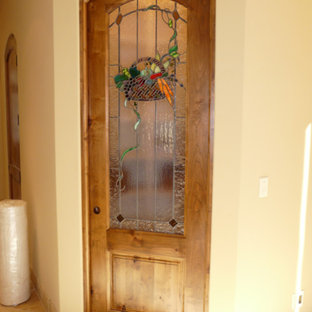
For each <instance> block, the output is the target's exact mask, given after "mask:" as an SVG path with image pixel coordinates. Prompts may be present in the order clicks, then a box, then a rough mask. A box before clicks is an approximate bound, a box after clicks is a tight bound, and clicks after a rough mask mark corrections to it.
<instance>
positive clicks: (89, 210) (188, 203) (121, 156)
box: [82, 0, 215, 312]
mask: <svg viewBox="0 0 312 312" xmlns="http://www.w3.org/2000/svg"><path fill="white" fill-rule="evenodd" d="M82 9H83V10H82V22H83V23H82V25H84V26H85V27H82V30H83V31H82V39H83V40H82V72H83V73H84V76H83V88H82V91H83V93H82V99H83V102H82V103H83V106H82V108H83V110H82V112H83V119H82V125H83V136H82V144H83V178H84V180H83V181H84V190H85V192H84V197H83V199H84V203H85V214H84V216H85V223H84V225H85V228H84V233H85V269H86V272H85V299H86V301H85V302H86V311H92V312H104V311H110V312H112V311H132V312H143V311H144V312H182V311H185V312H204V311H205V312H207V311H208V293H209V266H210V233H211V201H212V195H211V194H212V147H213V86H214V16H215V15H214V14H215V6H214V1H213V0H210V1H209V0H205V1H203V0H192V1H190V0H189V1H187V0H185V1H184V0H178V1H176V2H175V1H165V0H134V1H129V0H124V1H123V0H91V1H89V2H88V4H84V5H83V6H82ZM145 14H147V15H145ZM151 19H152V22H151ZM131 20H132V22H131ZM182 22H184V24H183V23H182ZM131 23H133V24H131ZM180 23H181V25H182V24H183V25H184V26H179V25H180ZM167 26H169V28H167ZM179 27H180V28H179ZM183 29H184V30H183ZM166 31H168V32H169V33H168V34H167V33H166ZM123 32H124V33H123ZM163 32H164V33H163ZM159 33H161V34H163V35H159ZM181 34H182V35H181ZM181 36H182V37H183V36H184V39H181ZM116 38H117V39H116ZM155 38H156V40H155ZM164 38H165V39H164ZM185 38H186V39H185ZM116 40H117V41H116ZM149 40H151V43H149V42H150V41H149ZM178 40H179V41H178ZM153 42H154V43H153ZM166 42H168V45H166ZM178 42H179V44H178ZM162 44H163V47H164V50H166V49H167V48H166V47H168V52H166V51H165V52H164V51H162V52H161V55H159V52H158V48H159V46H160V45H162ZM178 46H179V48H178ZM114 49H115V51H117V52H116V53H117V54H115V55H113V54H114V53H113V52H112V51H113V50H114ZM181 49H182V50H183V51H181ZM122 51H123V52H122ZM175 52H177V54H175ZM168 54H169V60H170V62H169V65H168V63H167V64H165V63H166V62H165V60H166V58H167V57H168ZM162 55H163V56H164V58H163V57H162ZM155 59H156V60H161V63H162V64H160V63H159V62H157V61H155ZM131 60H133V62H134V63H132V61H131ZM171 60H172V61H171ZM142 62H143V63H144V62H145V65H144V66H145V69H144V68H143V67H144V66H143V67H142V64H141V65H140V64H139V63H142ZM153 62H154V63H153ZM131 64H132V65H131ZM153 64H154V65H153ZM155 64H156V65H155ZM127 66H128V67H127ZM140 66H141V67H140ZM157 66H159V68H160V69H158V70H157ZM168 66H169V68H172V69H171V74H169V72H168V71H169V70H168V69H166V68H167V67H168ZM178 66H182V68H184V69H185V72H184V74H182V75H184V76H183V77H184V78H183V77H182V79H180V78H181V77H180V76H179V75H180V74H178V73H180V71H181V69H180V68H181V67H178ZM183 66H184V67H183ZM164 67H166V68H165V69H164ZM125 75H126V76H127V77H126V78H125ZM146 75H149V76H148V78H145V76H146ZM142 77H143V78H142ZM155 77H157V78H155ZM160 77H162V78H160ZM127 79H128V80H127ZM142 79H143V80H144V79H146V80H144V82H142ZM153 79H157V80H153ZM158 79H163V80H160V81H158ZM120 80H122V82H121V83H120ZM131 81H132V82H133V81H136V82H135V83H134V84H133V83H132V82H131ZM155 81H157V82H158V84H157V83H156V82H155ZM165 81H167V84H166V83H165ZM182 82H183V83H182ZM128 83H129V84H128ZM143 84H144V86H145V85H149V86H153V88H154V90H150V89H151V87H149V88H150V89H148V90H147V91H146V89H144V90H145V91H144V92H143V91H142V85H143ZM165 85H166V87H165ZM167 86H168V88H167ZM135 88H137V89H135ZM169 88H170V89H169ZM165 89H166V90H165ZM135 90H136V91H135ZM165 91H166V92H165ZM142 92H143V93H144V94H143V93H142ZM142 94H143V95H142ZM181 94H182V95H181ZM142 97H143V98H144V99H145V100H144V101H146V102H144V101H143V100H142ZM157 97H158V98H157ZM183 97H184V99H185V101H184V100H183ZM159 99H160V100H159ZM181 103H182V104H181ZM179 105H180V106H179ZM183 105H184V106H183ZM129 108H130V109H129ZM122 116H124V117H122ZM151 116H152V117H151ZM153 116H154V117H153ZM123 118H124V119H123ZM151 120H152V121H151ZM181 125H182V126H181ZM114 142H115V143H114ZM116 142H117V143H116ZM151 142H152V143H151ZM153 144H154V145H153ZM116 146H117V147H116ZM116 155H117V156H116ZM155 155H156V156H155ZM160 155H161V156H160ZM181 177H182V182H181V181H180V180H179V181H180V182H181V183H180V182H178V179H180V178H181ZM179 183H180V184H179ZM168 194H169V195H168ZM182 206H183V207H182ZM133 207H134V208H133ZM157 207H158V208H157ZM164 207H169V208H168V209H169V212H168V211H167V210H168V209H167V208H164ZM170 207H171V208H170ZM181 207H182V208H181ZM166 209H167V210H166ZM181 209H183V210H181ZM181 211H182V212H181ZM153 214H154V217H153V216H152V217H151V216H150V215H153Z"/></svg>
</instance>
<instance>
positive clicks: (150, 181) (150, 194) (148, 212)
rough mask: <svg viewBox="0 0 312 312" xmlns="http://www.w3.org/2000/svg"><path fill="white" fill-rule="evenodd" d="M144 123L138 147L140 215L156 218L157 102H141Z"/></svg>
mask: <svg viewBox="0 0 312 312" xmlns="http://www.w3.org/2000/svg"><path fill="white" fill-rule="evenodd" d="M139 112H140V114H141V118H142V124H141V126H140V129H139V144H140V147H139V149H138V177H139V183H138V193H139V194H138V206H139V207H138V208H139V211H138V217H139V219H140V220H154V218H155V158H154V157H155V104H154V102H140V103H139Z"/></svg>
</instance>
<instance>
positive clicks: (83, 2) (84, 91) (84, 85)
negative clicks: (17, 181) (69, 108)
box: [80, 0, 216, 312]
mask: <svg viewBox="0 0 312 312" xmlns="http://www.w3.org/2000/svg"><path fill="white" fill-rule="evenodd" d="M91 1H92V0H91ZM91 1H90V0H80V105H81V178H82V235H83V283H84V285H83V289H84V311H85V312H91V292H92V289H91V276H90V270H91V267H90V240H89V234H90V227H89V222H90V207H89V199H90V198H89V133H88V128H89V117H88V115H89V114H88V112H89V101H88V54H87V40H88V38H87V31H88V30H87V6H88V3H89V2H91ZM129 1H130V0H129ZM176 1H177V2H179V0H176ZM206 1H209V6H210V12H209V15H208V17H209V25H210V33H209V38H208V40H209V43H208V44H209V53H207V58H208V62H209V64H210V72H209V82H208V84H209V121H210V126H209V137H208V148H209V153H208V158H209V173H208V176H209V183H208V185H207V187H208V199H207V201H208V208H209V212H210V214H209V216H210V217H209V220H208V222H209V228H210V232H211V211H212V187H213V184H212V182H213V146H214V106H215V97H214V94H215V42H216V39H215V28H216V27H215V24H216V0H206ZM188 2H190V7H191V6H192V5H191V3H192V0H188ZM208 232H209V231H207V236H209V237H207V239H206V241H207V243H208V244H209V246H208V260H209V261H210V258H211V257H210V250H211V233H208ZM207 265H209V269H208V270H209V271H210V263H209V264H207ZM207 285H209V283H207ZM208 297H209V289H207V290H206V300H205V301H206V305H205V312H208V309H209V307H208V300H209V298H208Z"/></svg>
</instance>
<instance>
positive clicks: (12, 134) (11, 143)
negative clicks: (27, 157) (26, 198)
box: [6, 36, 21, 199]
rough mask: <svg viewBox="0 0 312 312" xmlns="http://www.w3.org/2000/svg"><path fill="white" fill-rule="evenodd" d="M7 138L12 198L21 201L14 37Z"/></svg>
mask: <svg viewBox="0 0 312 312" xmlns="http://www.w3.org/2000/svg"><path fill="white" fill-rule="evenodd" d="M6 96H7V138H8V163H9V164H8V166H9V191H10V198H12V199H21V167H20V136H19V109H18V84H17V54H16V42H15V38H14V36H10V38H9V40H8V44H7V49H6Z"/></svg>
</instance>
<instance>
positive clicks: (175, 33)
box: [169, 30, 178, 42]
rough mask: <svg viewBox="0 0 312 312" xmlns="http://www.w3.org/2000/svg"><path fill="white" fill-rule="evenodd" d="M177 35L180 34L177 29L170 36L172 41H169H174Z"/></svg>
mask: <svg viewBox="0 0 312 312" xmlns="http://www.w3.org/2000/svg"><path fill="white" fill-rule="evenodd" d="M177 35H178V33H177V31H176V30H175V31H174V34H173V36H172V37H171V38H170V41H169V42H172V41H173V40H174V39H175V38H177Z"/></svg>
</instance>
